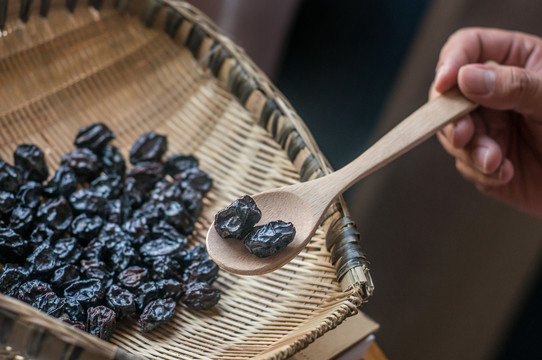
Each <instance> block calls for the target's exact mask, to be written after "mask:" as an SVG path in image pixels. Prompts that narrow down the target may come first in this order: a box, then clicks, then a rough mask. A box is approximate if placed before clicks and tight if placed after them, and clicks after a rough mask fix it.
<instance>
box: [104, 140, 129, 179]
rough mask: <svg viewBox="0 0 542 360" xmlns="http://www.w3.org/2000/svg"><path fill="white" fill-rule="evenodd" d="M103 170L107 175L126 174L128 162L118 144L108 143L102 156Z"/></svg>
mask: <svg viewBox="0 0 542 360" xmlns="http://www.w3.org/2000/svg"><path fill="white" fill-rule="evenodd" d="M101 161H102V165H103V171H104V173H106V174H107V175H117V176H121V177H122V176H124V173H125V172H126V162H125V161H124V158H123V157H122V154H121V153H120V151H119V149H118V148H117V147H116V146H112V145H107V146H105V147H104V148H103V150H102V157H101Z"/></svg>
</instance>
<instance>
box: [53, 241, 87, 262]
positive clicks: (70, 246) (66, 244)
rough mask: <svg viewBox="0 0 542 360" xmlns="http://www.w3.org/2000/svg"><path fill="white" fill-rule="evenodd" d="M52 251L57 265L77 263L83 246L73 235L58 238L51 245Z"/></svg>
mask: <svg viewBox="0 0 542 360" xmlns="http://www.w3.org/2000/svg"><path fill="white" fill-rule="evenodd" d="M53 252H54V253H55V255H56V260H57V264H56V265H57V266H64V265H68V264H79V259H80V258H81V255H82V254H83V247H82V246H81V244H79V242H78V241H77V239H76V238H74V237H67V238H60V239H58V240H57V241H56V243H55V245H54V246H53Z"/></svg>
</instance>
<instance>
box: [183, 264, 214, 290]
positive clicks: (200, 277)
mask: <svg viewBox="0 0 542 360" xmlns="http://www.w3.org/2000/svg"><path fill="white" fill-rule="evenodd" d="M217 278H218V265H216V264H215V262H214V261H213V260H210V259H207V260H202V261H196V262H195V263H193V264H192V265H190V266H189V267H188V268H187V269H186V270H185V271H184V274H183V282H184V283H190V282H206V283H208V284H212V283H213V282H214V281H215V280H216V279H217Z"/></svg>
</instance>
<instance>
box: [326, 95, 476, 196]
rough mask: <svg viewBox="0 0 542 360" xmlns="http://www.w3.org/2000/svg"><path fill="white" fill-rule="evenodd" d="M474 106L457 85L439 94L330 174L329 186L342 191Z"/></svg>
mask: <svg viewBox="0 0 542 360" xmlns="http://www.w3.org/2000/svg"><path fill="white" fill-rule="evenodd" d="M477 106H478V104H475V103H473V102H472V101H470V100H468V99H467V98H465V97H464V96H463V95H462V94H461V92H460V91H459V89H457V88H455V89H452V90H450V91H448V92H446V93H444V94H442V95H440V96H439V97H437V98H435V99H433V100H432V101H429V102H428V103H426V104H425V105H423V106H422V107H420V108H419V109H418V110H416V111H415V112H414V113H412V114H411V115H410V116H408V117H407V118H406V119H404V120H403V121H402V122H400V123H399V124H398V125H397V126H395V127H394V128H393V129H391V130H390V131H389V132H388V133H387V134H386V135H384V136H383V137H382V138H380V140H378V141H377V142H376V143H375V144H374V145H373V146H371V147H370V148H369V149H367V150H366V151H365V152H364V153H363V154H361V155H360V156H359V157H357V158H356V159H354V160H353V161H352V162H351V163H349V164H348V165H346V166H345V167H343V168H341V169H339V170H337V171H336V172H335V173H333V174H331V175H330V176H329V177H333V178H334V179H333V181H331V179H329V180H330V184H329V186H330V187H334V191H335V192H336V194H341V193H342V192H343V191H345V190H346V189H348V188H349V187H350V186H352V185H353V184H355V183H356V182H358V181H359V180H361V179H362V178H364V177H365V176H367V175H369V174H371V173H372V172H374V171H376V170H378V169H380V168H381V167H383V166H385V165H386V164H388V163H389V162H391V161H392V160H394V159H396V158H397V157H399V156H401V155H402V154H404V153H405V152H407V151H409V150H410V149H412V148H414V147H415V146H416V145H418V144H420V143H421V142H423V141H424V140H426V139H427V138H429V137H430V136H431V135H433V134H435V133H436V132H437V131H438V130H439V129H441V128H442V127H443V126H444V125H446V124H448V123H450V122H452V121H454V120H458V119H459V118H461V117H462V116H464V115H466V114H468V113H469V112H471V111H472V110H474V109H475V108H476V107H477ZM331 184H333V185H331ZM330 191H331V189H330Z"/></svg>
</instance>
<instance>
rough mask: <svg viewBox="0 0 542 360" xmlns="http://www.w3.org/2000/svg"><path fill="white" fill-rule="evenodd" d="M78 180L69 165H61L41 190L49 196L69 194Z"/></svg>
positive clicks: (75, 187) (74, 188) (75, 186)
mask: <svg viewBox="0 0 542 360" xmlns="http://www.w3.org/2000/svg"><path fill="white" fill-rule="evenodd" d="M78 184H79V181H78V179H77V174H76V173H75V171H73V169H72V168H71V167H69V166H61V167H59V168H58V170H57V171H56V172H55V174H54V175H53V177H52V178H51V180H49V182H48V183H47V184H46V185H45V187H44V188H43V192H44V193H45V194H47V195H48V196H49V197H55V196H59V195H62V196H66V197H68V196H70V195H71V194H72V193H73V192H74V191H75V190H77V186H78Z"/></svg>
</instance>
